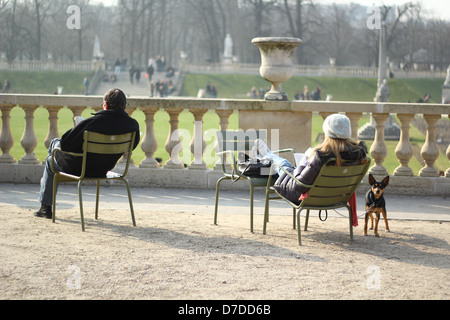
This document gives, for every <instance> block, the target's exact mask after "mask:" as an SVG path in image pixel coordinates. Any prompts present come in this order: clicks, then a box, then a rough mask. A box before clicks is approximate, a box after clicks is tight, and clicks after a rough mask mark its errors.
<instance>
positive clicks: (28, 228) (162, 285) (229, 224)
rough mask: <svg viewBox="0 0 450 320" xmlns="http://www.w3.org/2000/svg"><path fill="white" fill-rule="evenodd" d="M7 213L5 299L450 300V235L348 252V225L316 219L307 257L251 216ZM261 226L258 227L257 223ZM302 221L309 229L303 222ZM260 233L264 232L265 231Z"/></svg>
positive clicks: (281, 224)
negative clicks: (252, 224)
mask: <svg viewBox="0 0 450 320" xmlns="http://www.w3.org/2000/svg"><path fill="white" fill-rule="evenodd" d="M13 208H15V207H13V206H6V208H5V207H3V208H0V232H1V234H0V261H1V263H0V298H1V299H213V300H214V299H256V300H258V299H276V300H278V299H280V300H281V299H374V298H375V299H441V300H448V299H449V298H450V288H449V285H450V246H449V241H450V232H449V231H450V228H449V226H450V225H449V223H445V222H443V223H440V222H425V221H420V222H419V221H404V220H393V221H391V222H390V227H391V230H392V231H393V232H391V233H385V232H384V229H383V228H382V229H381V237H380V238H375V237H374V236H373V235H370V236H367V237H363V236H362V227H363V226H362V225H360V226H359V227H356V228H355V229H354V231H355V241H354V242H352V243H351V242H350V241H349V235H348V226H347V219H343V218H328V220H327V221H326V222H325V223H322V222H320V221H319V220H318V219H317V218H316V217H314V218H313V217H312V218H311V219H310V228H309V231H308V232H304V237H303V244H304V245H303V246H301V247H299V246H298V245H297V233H296V231H295V230H292V225H291V223H292V222H291V218H290V217H288V216H273V217H272V218H271V222H270V223H269V225H268V232H267V235H263V234H262V232H261V230H259V229H258V228H256V229H255V233H253V234H252V233H250V232H249V230H248V215H240V214H228V215H226V214H224V215H222V216H220V217H219V225H218V226H214V225H213V224H212V220H213V217H212V214H207V213H204V212H200V211H199V212H195V211H189V212H187V211H186V212H182V211H178V212H173V213H168V212H151V208H149V211H137V212H136V217H137V224H138V227H136V228H133V227H132V226H131V219H130V217H129V212H128V211H127V210H120V211H119V210H112V211H108V212H104V213H102V214H101V215H100V220H98V221H95V220H93V219H92V216H93V215H92V214H91V212H86V232H85V233H82V232H81V227H80V224H79V216H78V211H77V210H75V209H70V210H61V211H59V217H58V219H57V223H56V224H52V223H51V221H50V220H46V219H38V218H34V217H33V216H32V211H31V210H28V209H26V210H24V209H19V208H17V209H13ZM260 218H261V217H260V216H259V217H258V219H260ZM302 221H303V220H302ZM259 222H260V221H258V226H259Z"/></svg>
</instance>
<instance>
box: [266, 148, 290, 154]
mask: <svg viewBox="0 0 450 320" xmlns="http://www.w3.org/2000/svg"><path fill="white" fill-rule="evenodd" d="M272 152H273V153H283V152H292V153H293V154H294V153H295V150H294V149H292V148H288V149H280V150H275V151H272Z"/></svg>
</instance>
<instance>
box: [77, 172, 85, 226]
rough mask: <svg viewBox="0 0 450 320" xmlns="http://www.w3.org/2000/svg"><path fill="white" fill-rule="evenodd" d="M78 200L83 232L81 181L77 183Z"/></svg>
mask: <svg viewBox="0 0 450 320" xmlns="http://www.w3.org/2000/svg"><path fill="white" fill-rule="evenodd" d="M78 200H79V202H80V218H81V230H82V231H84V215H83V198H82V192H81V180H80V181H78Z"/></svg>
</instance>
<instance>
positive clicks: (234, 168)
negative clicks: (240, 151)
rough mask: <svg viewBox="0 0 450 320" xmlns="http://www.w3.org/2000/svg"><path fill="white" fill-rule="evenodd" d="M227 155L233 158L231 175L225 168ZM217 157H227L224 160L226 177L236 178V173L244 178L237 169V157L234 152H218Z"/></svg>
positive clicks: (223, 167) (223, 170)
mask: <svg viewBox="0 0 450 320" xmlns="http://www.w3.org/2000/svg"><path fill="white" fill-rule="evenodd" d="M227 154H229V155H230V156H231V160H232V162H231V169H232V172H231V173H228V172H227V170H226V167H225V159H226V155H227ZM216 155H217V156H220V155H225V157H223V158H222V172H223V174H224V175H225V176H228V177H231V178H234V175H235V173H236V174H237V175H238V176H239V177H242V178H244V176H243V175H241V173H240V171H239V169H238V167H237V161H236V156H235V155H234V152H233V151H232V150H225V151H221V152H217V153H216Z"/></svg>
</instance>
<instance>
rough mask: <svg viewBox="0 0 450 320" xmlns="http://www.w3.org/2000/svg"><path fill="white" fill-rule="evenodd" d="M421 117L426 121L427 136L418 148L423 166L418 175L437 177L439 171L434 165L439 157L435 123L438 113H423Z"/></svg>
mask: <svg viewBox="0 0 450 320" xmlns="http://www.w3.org/2000/svg"><path fill="white" fill-rule="evenodd" d="M423 118H424V119H425V121H426V122H427V136H426V138H425V143H424V145H423V146H422V150H420V155H421V156H422V159H423V161H425V166H424V167H423V168H422V169H420V171H419V176H421V177H438V176H439V172H438V171H437V170H436V168H435V167H434V163H435V162H436V159H437V158H438V157H439V149H438V146H437V143H436V124H437V122H438V120H439V119H440V118H441V115H440V114H424V115H423Z"/></svg>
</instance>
